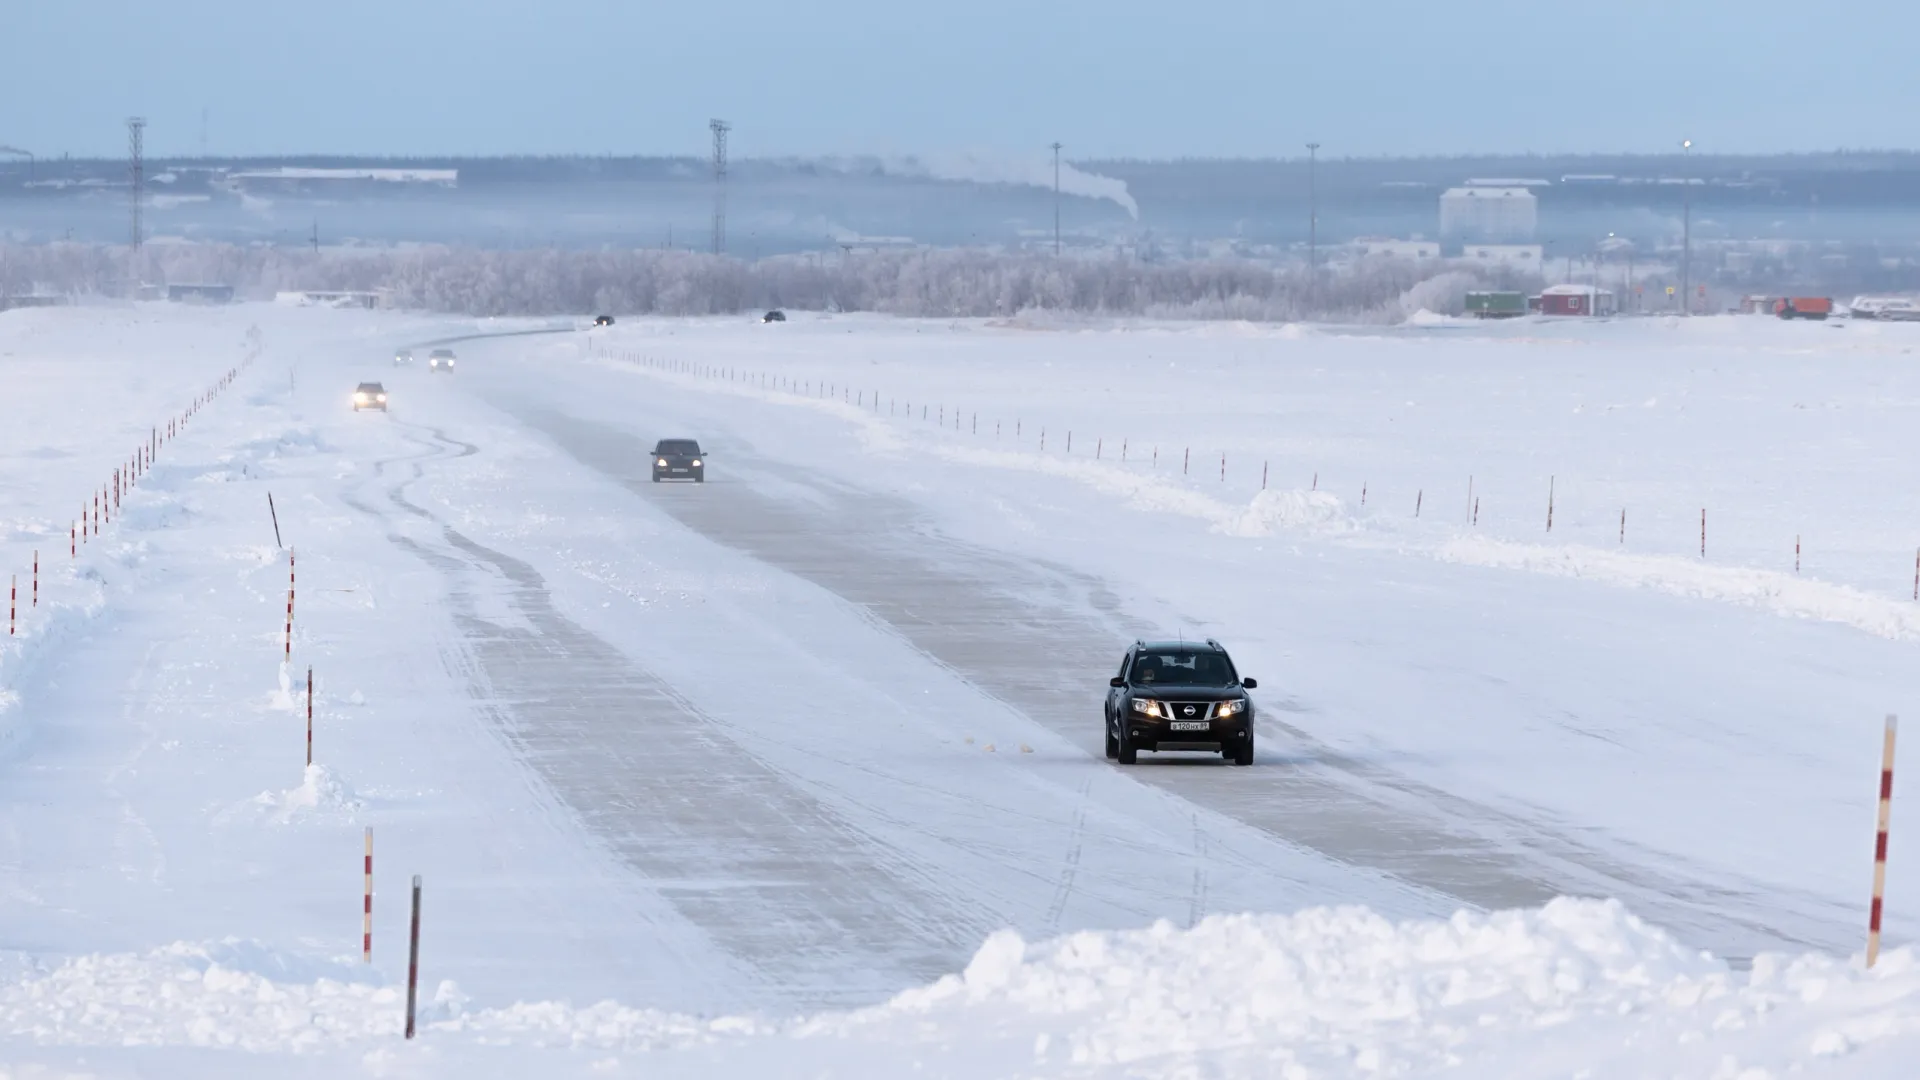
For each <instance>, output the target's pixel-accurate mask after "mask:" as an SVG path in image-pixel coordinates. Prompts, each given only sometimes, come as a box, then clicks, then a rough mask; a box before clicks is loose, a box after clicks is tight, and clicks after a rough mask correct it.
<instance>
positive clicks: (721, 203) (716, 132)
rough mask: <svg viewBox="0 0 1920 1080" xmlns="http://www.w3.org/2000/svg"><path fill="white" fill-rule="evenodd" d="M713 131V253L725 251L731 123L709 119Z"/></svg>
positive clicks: (708, 124) (722, 253)
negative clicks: (728, 149)
mask: <svg viewBox="0 0 1920 1080" xmlns="http://www.w3.org/2000/svg"><path fill="white" fill-rule="evenodd" d="M707 127H709V128H711V129H712V131H713V253H714V254H715V255H724V254H726V251H727V132H729V131H732V130H733V125H732V124H729V123H727V122H726V121H725V120H709V121H707Z"/></svg>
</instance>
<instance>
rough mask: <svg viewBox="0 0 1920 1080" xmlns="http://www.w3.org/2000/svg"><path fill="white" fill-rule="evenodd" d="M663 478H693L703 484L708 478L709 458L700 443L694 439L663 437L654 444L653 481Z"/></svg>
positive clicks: (695, 481) (692, 479)
mask: <svg viewBox="0 0 1920 1080" xmlns="http://www.w3.org/2000/svg"><path fill="white" fill-rule="evenodd" d="M662 480H691V481H693V482H694V483H696V484H703V483H705V482H706V480H707V458H706V455H705V454H702V453H701V452H700V444H699V443H697V442H695V441H693V440H692V439H661V440H660V441H659V442H657V443H655V444H654V446H653V482H654V483H656V484H657V483H659V482H660V481H662Z"/></svg>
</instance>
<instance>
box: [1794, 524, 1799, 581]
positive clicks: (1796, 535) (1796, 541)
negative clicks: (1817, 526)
mask: <svg viewBox="0 0 1920 1080" xmlns="http://www.w3.org/2000/svg"><path fill="white" fill-rule="evenodd" d="M1793 572H1794V573H1796V574H1797V573H1799V572H1800V534H1799V533H1794V534H1793Z"/></svg>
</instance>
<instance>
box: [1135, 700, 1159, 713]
mask: <svg viewBox="0 0 1920 1080" xmlns="http://www.w3.org/2000/svg"><path fill="white" fill-rule="evenodd" d="M1133 711H1134V712H1137V713H1145V714H1147V715H1148V716H1159V715H1160V703H1159V702H1157V701H1148V700H1147V699H1146V698H1134V699H1133Z"/></svg>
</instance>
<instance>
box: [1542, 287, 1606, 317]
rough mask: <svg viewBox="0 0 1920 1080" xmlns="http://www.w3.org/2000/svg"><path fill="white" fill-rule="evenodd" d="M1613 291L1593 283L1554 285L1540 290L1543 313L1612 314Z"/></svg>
mask: <svg viewBox="0 0 1920 1080" xmlns="http://www.w3.org/2000/svg"><path fill="white" fill-rule="evenodd" d="M1614 311H1615V308H1614V299H1613V293H1612V292H1611V291H1609V290H1607V289H1597V288H1595V287H1593V286H1592V285H1553V286H1550V287H1548V288H1545V289H1542V290H1540V314H1542V315H1612V314H1613V313H1614Z"/></svg>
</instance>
